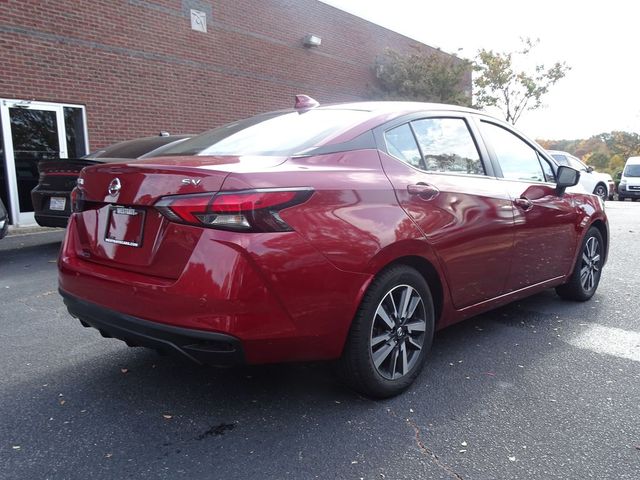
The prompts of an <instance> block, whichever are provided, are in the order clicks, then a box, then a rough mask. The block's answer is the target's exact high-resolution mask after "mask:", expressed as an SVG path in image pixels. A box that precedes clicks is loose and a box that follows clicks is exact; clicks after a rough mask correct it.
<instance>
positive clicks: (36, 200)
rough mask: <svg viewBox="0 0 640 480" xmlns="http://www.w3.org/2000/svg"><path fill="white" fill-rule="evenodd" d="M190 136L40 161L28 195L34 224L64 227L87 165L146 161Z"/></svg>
mask: <svg viewBox="0 0 640 480" xmlns="http://www.w3.org/2000/svg"><path fill="white" fill-rule="evenodd" d="M191 136H192V135H168V134H160V135H158V136H155V137H144V138H137V139H135V140H127V141H125V142H119V143H116V144H114V145H111V146H109V147H107V148H104V149H102V150H97V151H95V152H92V153H90V154H88V155H85V156H84V157H82V158H69V159H58V160H48V161H41V162H39V163H38V173H39V179H38V185H37V186H36V187H35V188H34V189H33V190H32V191H31V200H32V203H33V208H34V217H35V220H36V222H37V223H38V224H39V225H41V226H43V227H62V228H64V227H66V226H67V221H68V220H69V215H70V214H71V202H70V199H69V195H70V194H71V190H73V188H74V187H75V186H76V180H77V179H78V175H79V174H80V170H82V169H83V168H84V167H86V166H88V165H96V164H100V163H116V162H121V161H122V159H131V158H145V157H146V156H150V155H153V154H156V153H158V152H161V151H162V149H163V148H166V147H168V146H169V145H172V144H175V143H178V142H181V141H182V140H185V139H187V138H189V137H191Z"/></svg>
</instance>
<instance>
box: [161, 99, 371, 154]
mask: <svg viewBox="0 0 640 480" xmlns="http://www.w3.org/2000/svg"><path fill="white" fill-rule="evenodd" d="M369 115H370V113H369V112H367V111H364V110H338V109H326V110H308V111H304V112H272V113H267V114H263V115H258V116H255V117H251V118H248V119H246V120H240V121H238V122H233V123H229V124H228V125H224V126H222V127H219V128H216V129H214V130H209V131H208V132H205V133H203V134H201V135H198V136H196V137H193V138H191V139H189V140H187V141H185V142H182V143H180V144H179V145H175V146H172V147H171V148H168V149H167V150H164V151H163V152H162V153H160V154H159V155H162V156H168V155H277V156H289V155H293V154H296V153H300V152H302V151H304V150H307V149H308V148H310V147H314V146H316V145H318V144H319V143H320V142H321V141H322V140H325V139H327V138H329V137H330V136H332V135H334V134H337V133H339V132H341V131H343V130H345V129H347V128H349V127H352V126H355V125H357V124H358V123H361V122H362V121H364V120H366V118H367V117H368V116H369ZM159 155H158V156H159Z"/></svg>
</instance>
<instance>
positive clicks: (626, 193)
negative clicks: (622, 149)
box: [618, 157, 640, 202]
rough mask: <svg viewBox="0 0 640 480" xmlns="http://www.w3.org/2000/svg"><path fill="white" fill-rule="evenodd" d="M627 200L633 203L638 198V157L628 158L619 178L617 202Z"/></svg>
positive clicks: (639, 177) (639, 178)
mask: <svg viewBox="0 0 640 480" xmlns="http://www.w3.org/2000/svg"><path fill="white" fill-rule="evenodd" d="M627 198H630V199H632V200H633V201H634V202H635V201H636V200H638V198H640V157H629V158H628V159H627V162H626V163H625V165H624V170H622V175H621V176H620V186H619V188H618V200H620V201H623V202H624V201H625V200H626V199H627Z"/></svg>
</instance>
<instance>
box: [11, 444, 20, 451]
mask: <svg viewBox="0 0 640 480" xmlns="http://www.w3.org/2000/svg"><path fill="white" fill-rule="evenodd" d="M11 448H13V449H14V450H20V445H14V446H12V447H11Z"/></svg>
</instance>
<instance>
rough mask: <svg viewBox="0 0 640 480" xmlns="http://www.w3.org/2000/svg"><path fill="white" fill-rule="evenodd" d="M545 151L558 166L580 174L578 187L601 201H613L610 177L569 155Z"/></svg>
mask: <svg viewBox="0 0 640 480" xmlns="http://www.w3.org/2000/svg"><path fill="white" fill-rule="evenodd" d="M547 151H548V152H549V154H550V155H551V156H552V157H553V158H554V159H555V160H556V162H557V163H558V164H559V165H568V166H569V167H572V168H575V169H576V170H578V171H579V172H580V185H581V186H582V187H583V188H584V189H585V190H586V191H587V192H589V193H593V194H595V195H598V196H599V197H600V198H601V199H602V200H606V199H609V198H611V199H613V192H611V186H610V184H609V178H611V176H610V175H608V174H606V173H599V172H596V171H595V170H594V169H593V167H591V166H589V165H586V164H584V163H583V162H582V161H581V160H579V159H577V158H576V157H574V156H573V155H571V154H570V153H567V152H562V151H560V150H547ZM607 177H608V178H607Z"/></svg>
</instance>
